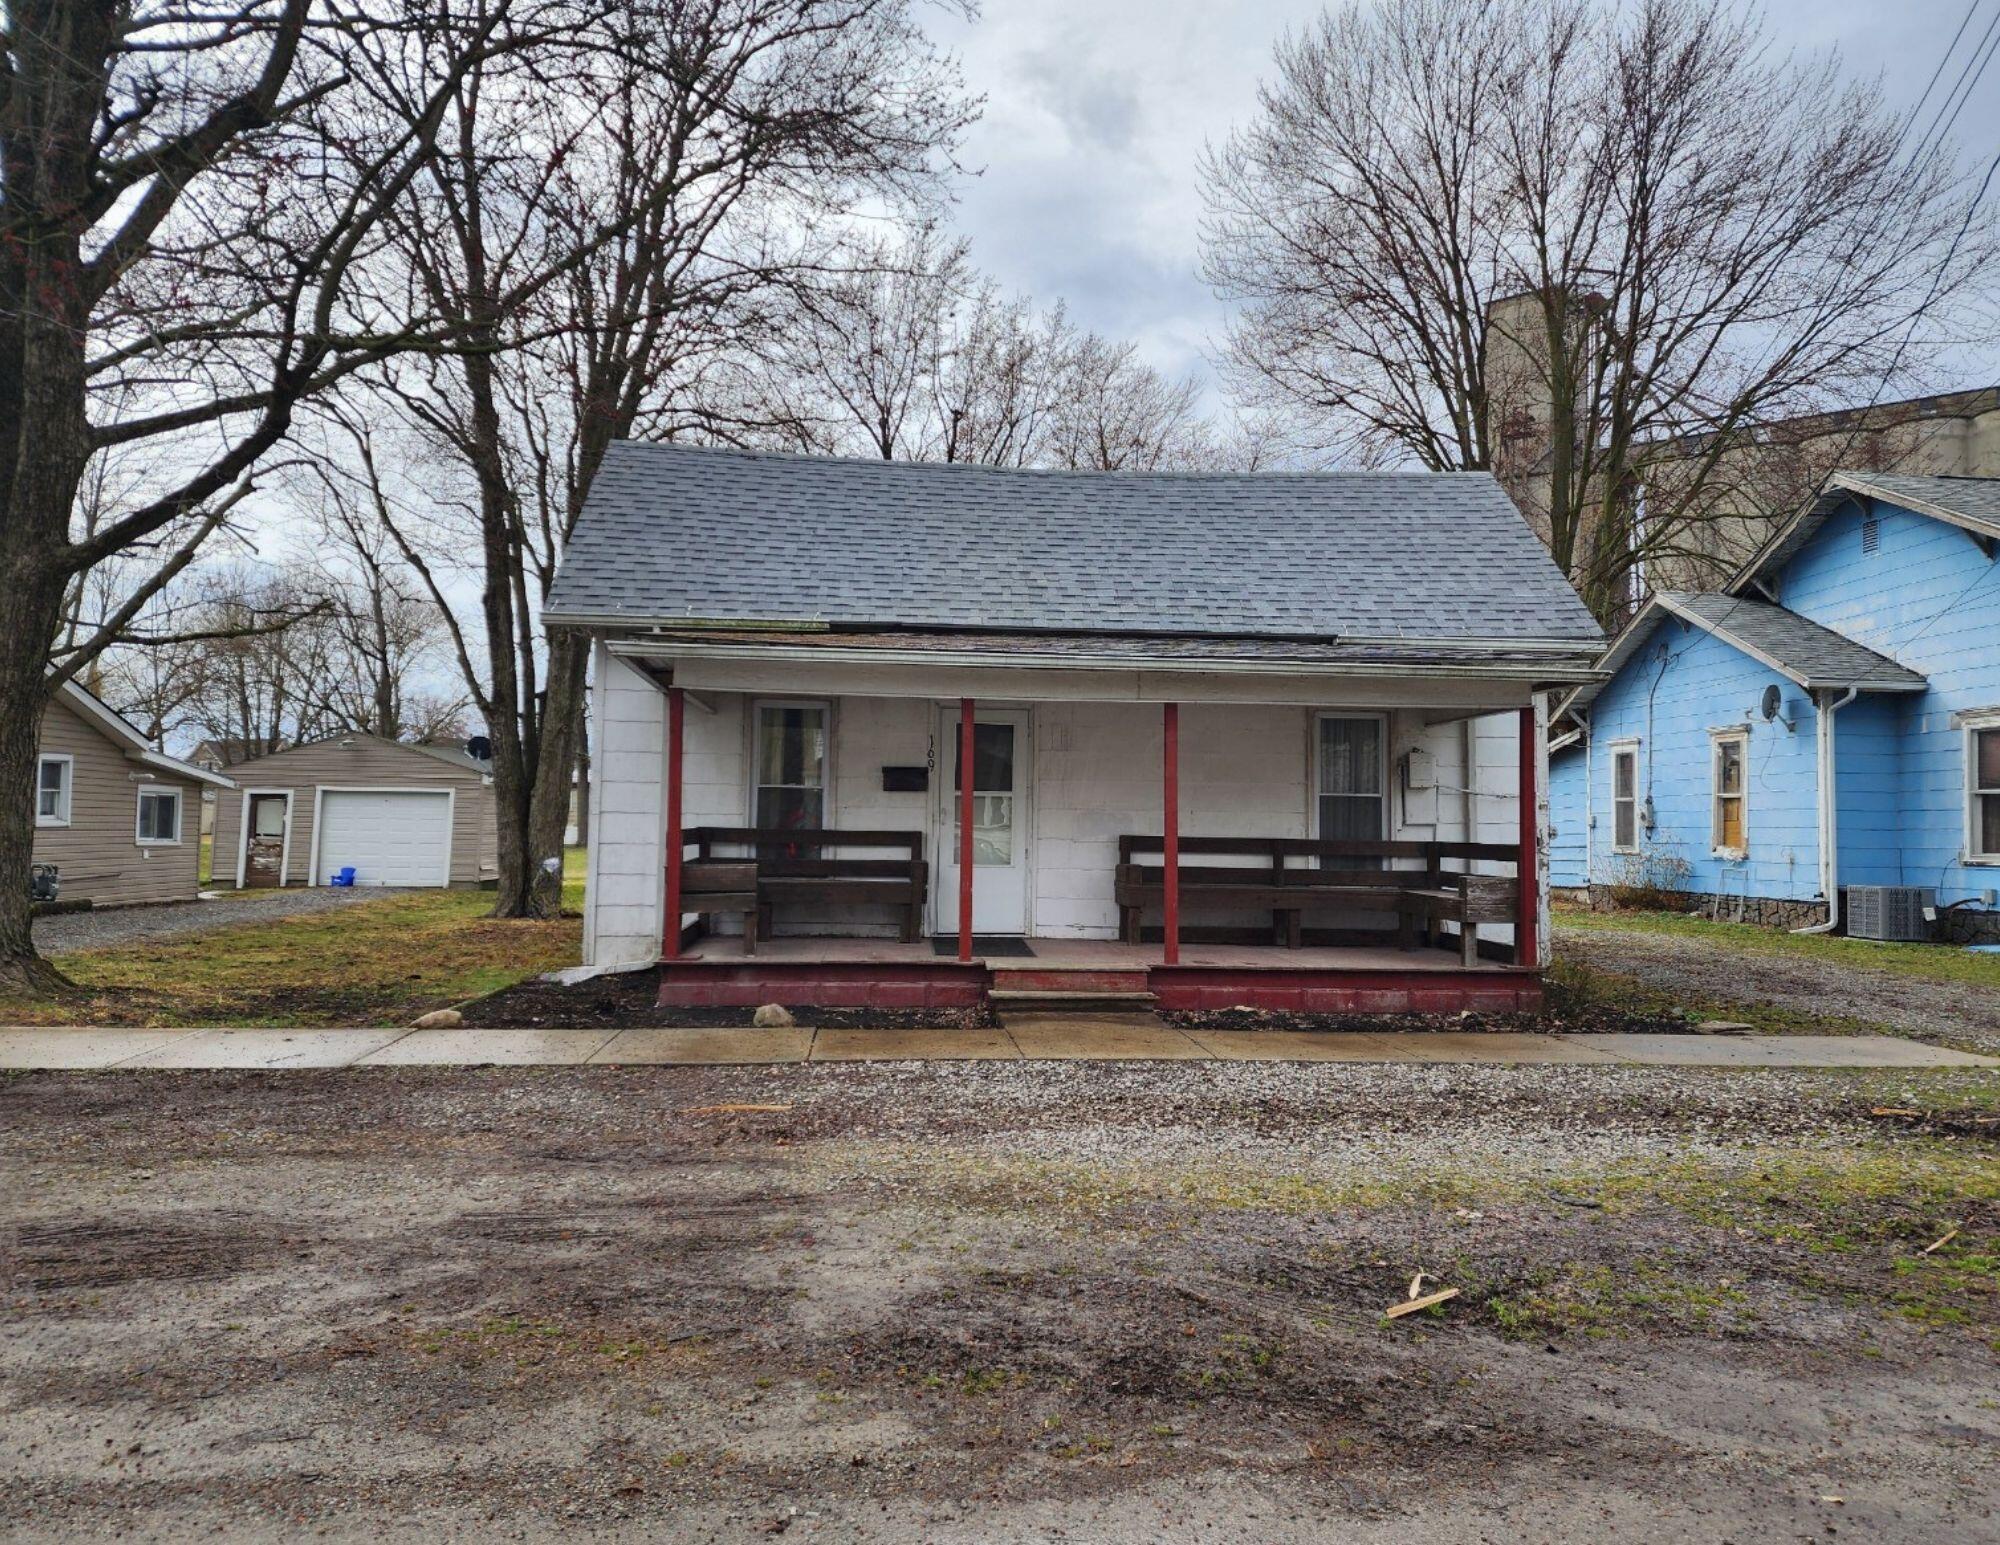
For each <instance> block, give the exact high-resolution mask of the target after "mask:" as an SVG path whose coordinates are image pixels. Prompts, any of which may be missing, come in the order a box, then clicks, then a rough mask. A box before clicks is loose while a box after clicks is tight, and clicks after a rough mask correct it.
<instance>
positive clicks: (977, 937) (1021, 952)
mask: <svg viewBox="0 0 2000 1545" xmlns="http://www.w3.org/2000/svg"><path fill="white" fill-rule="evenodd" d="M931 949H932V950H933V951H934V952H935V953H937V954H939V955H953V956H955V955H957V954H958V935H957V934H955V933H939V934H932V935H931ZM972 953H973V954H975V955H997V956H999V957H1000V958H1001V959H1003V960H1021V959H1032V958H1033V956H1034V953H1035V952H1034V951H1033V950H1031V949H1030V948H1028V941H1027V940H1026V939H1016V938H1013V937H1011V936H1009V935H1007V934H1000V933H976V934H974V935H973V936H972Z"/></svg>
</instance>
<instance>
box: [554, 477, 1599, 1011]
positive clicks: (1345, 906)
mask: <svg viewBox="0 0 2000 1545" xmlns="http://www.w3.org/2000/svg"><path fill="white" fill-rule="evenodd" d="M544 615H545V617H546V619H547V621H548V623H549V624H550V625H551V626H552V627H568V628H577V629H583V630H587V631H588V632H589V633H590V634H591V635H592V637H593V639H594V645H595V652H594V673H595V674H594V688H593V690H594V693H595V700H594V705H593V708H594V712H593V722H594V724H595V726H596V727H597V728H596V738H597V748H596V756H595V759H594V761H593V764H592V776H593V788H592V791H591V796H592V797H591V800H590V825H591V831H590V847H591V853H592V862H591V871H590V881H589V892H588V900H587V903H586V916H585V956H586V960H587V961H589V962H590V963H593V964H596V965H599V966H602V967H613V966H650V965H653V964H654V963H655V962H659V963H661V966H662V1000H663V1001H666V1002H683V1003H690V1004H707V1003H724V1002H727V1003H735V1002H759V1001H764V999H765V998H769V997H776V998H778V999H779V1000H780V1001H794V1002H821V1003H825V1002H862V1003H873V1004H876V1005H878V1006H885V1007H886V1006H891V1005H914V1004H937V1003H945V1002H967V1001H973V1000H975V999H976V998H977V997H979V996H980V995H982V994H984V993H987V992H992V993H994V994H995V995H996V996H999V995H1001V994H1003V993H1004V994H1011V995H1014V996H1019V995H1020V994H1036V993H1042V994H1046V993H1060V994H1062V995H1063V996H1064V997H1071V998H1073V997H1076V996H1079V995H1087V994H1088V993H1089V992H1091V991H1103V992H1107V993H1117V994H1123V995H1128V996H1129V995H1131V994H1132V993H1136V992H1142V991H1143V992H1145V993H1147V994H1150V995H1151V997H1152V998H1153V999H1154V1000H1155V1001H1158V1002H1160V1003H1162V1004H1168V1005H1173V1004H1183V1005H1185V1004H1196V1003H1203V1004H1206V1003H1228V1004H1233V1003H1240V1002H1246V1001H1248V1002H1256V1003H1261V1004H1265V1005H1267V1006H1273V1007H1294V1008H1298V1007H1319V1008H1329V1009H1331V1008H1339V1007H1356V1006H1360V1007H1368V1008H1374V1009H1378V1010H1392V1009H1395V1008H1398V1007H1402V1008H1431V1009H1447V1008H1455V1007H1463V1006H1466V1005H1467V1004H1478V1005H1483V1006H1497V1005H1501V1004H1503V1003H1504V1004H1505V1005H1506V1006H1513V1005H1515V1004H1517V1003H1525V1002H1531V1001H1533V1000H1534V999H1535V998H1536V996H1537V995H1538V993H1539V983H1540V978H1539V974H1538V969H1537V968H1538V966H1539V963H1540V961H1541V959H1542V958H1543V953H1544V952H1543V949H1542V948H1541V943H1540V940H1541V934H1542V926H1541V925H1542V920H1543V919H1544V917H1545V910H1544V907H1543V904H1542V901H1541V894H1542V886H1541V869H1542V863H1543V858H1542V849H1541V842H1540V830H1541V827H1540V816H1539V808H1540V789H1541V782H1540V779H1541V777H1542V772H1541V769H1540V768H1539V767H1538V766H1537V755H1538V751H1539V748H1540V746H1541V745H1542V740H1543V737H1542V735H1541V734H1540V733H1538V732H1537V731H1536V729H1535V725H1536V722H1537V716H1538V715H1539V714H1540V713H1541V712H1542V704H1543V701H1544V694H1545V693H1546V691H1548V690H1549V689H1551V688H1554V687H1558V686H1562V685H1565V684H1571V683H1575V682H1579V681H1582V680H1585V679H1588V676H1589V670H1590V662H1591V660H1592V658H1593V656H1594V655H1595V653H1596V652H1597V651H1598V650H1599V649H1601V647H1602V640H1601V635H1600V634H1599V633H1598V630H1597V628H1596V626H1595V624H1594V623H1593V621H1592V619H1591V617H1590V615H1589V613H1588V612H1587V610H1586V609H1585V608H1584V607H1583V605H1582V603H1581V602H1580V600H1579V599H1578V598H1577V596H1576V594H1575V592H1574V591H1573V590H1572V589H1571V588H1570V586H1569V584H1568V583H1567V581H1566V580H1565V579H1564V578H1563V576H1562V574H1561V573H1560V572H1559V571H1558V570H1557V568H1556V566H1555V565H1554V563H1552V562H1551V561H1550V559H1549V558H1548V556H1547V554H1546V552H1545V551H1544V550H1543V549H1542V547H1541V546H1540V544H1539V543H1538V542H1537V541H1536V539H1535V537H1534V536H1533V534H1532V533H1531V532H1530V531H1529V530H1528V528H1527V526H1526V525H1525V524H1524V523H1523V522H1522V521H1521V519H1520V517H1519V515H1518V514H1517V513H1516V512H1515V510H1514V507H1513V505H1512V504H1511V503H1510V502H1509V501H1508V499H1507V497H1506V495H1505V494H1504V493H1502V492H1501V490H1500V488H1499V486H1498V485H1497V484H1496V483H1495V482H1494V481H1493V480H1492V479H1491V478H1490V477H1487V476H1485V475H1483V474H1453V475H1423V474H1375V473H1347V474H1290V473H1281V474H1219V475H1206V474H1199V475H1197V474H1095V473H1069V472H1042V471H1018V470H1010V469H996V468H990V467H969V466H939V465H924V464H913V463H887V462H871V461H846V460H831V459H818V458H806V457H796V456H786V455H773V454H755V453H744V452H737V451H727V450H708V449H692V448H686V447H678V446H665V445H642V444H635V443H621V444H618V445H615V446H614V447H613V448H612V451H611V454H610V456H609V458H608V460H607V462H606V465H605V467H604V470H603V471H602V473H601V474H600V476H599V478H598V481H597V485H596V490H595V492H594V494H593V497H592V499H591V502H590V504H589V506H588V507H587V508H586V510H585V511H584V513H583V516H582V519H581V521H580V523H579V525H578V528H577V531H576V534H575V537H574V539H573V540H572V542H571V545H570V548H569V552H568V555H567V557H566V559H565V562H564V565H563V568H562V571H561V574H560V575H559V577H558V579H557V582H556V585H555V588H554V591H553V594H552V596H551V598H550V602H549V605H548V607H547V609H546V611H545V614H544ZM1524 724H1525V725H1527V726H1528V733H1527V734H1526V735H1525V736H1523V735H1522V733H1521V728H1522V726H1523V725H1524ZM1524 747H1525V750H1526V755H1525V757H1524V756H1523V748H1524ZM1496 763H1497V766H1496V765H1494V764H1496ZM966 765H970V766H971V768H972V770H973V775H972V777H971V778H970V779H969V780H966V779H964V778H962V777H960V776H959V770H960V769H961V768H962V767H964V766H966ZM1496 771H1498V772H1500V773H1501V774H1502V776H1501V777H1500V778H1498V779H1495V778H1494V777H1493V776H1492V775H1493V773H1494V772H1496ZM1482 788H1483V789H1486V790H1489V791H1490V792H1487V793H1482V794H1475V793H1473V792H1472V791H1473V790H1475V789H1482ZM1523 915H1525V916H1527V917H1528V918H1530V919H1531V920H1532V921H1533V922H1534V923H1535V924H1536V925H1537V926H1535V927H1531V928H1530V929H1529V930H1528V931H1527V933H1526V934H1525V936H1524V937H1522V938H1521V939H1520V941H1519V942H1518V944H1517V943H1516V940H1515V935H1516V931H1517V930H1516V928H1515V922H1516V919H1517V918H1518V917H1520V916H1523ZM1420 941H1421V944H1420ZM1423 945H1428V946H1431V947H1422V946H1423Z"/></svg>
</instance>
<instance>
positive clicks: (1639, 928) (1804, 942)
mask: <svg viewBox="0 0 2000 1545" xmlns="http://www.w3.org/2000/svg"><path fill="white" fill-rule="evenodd" d="M1557 920H1558V922H1559V923H1560V924H1561V926H1562V927H1564V928H1576V929H1583V930H1595V931H1599V932H1606V933H1639V934H1648V933H1650V934H1668V935H1672V936H1674V937H1677V938H1684V939H1696V940H1699V941H1700V942H1702V943H1704V944H1707V945H1711V946H1713V947H1714V948H1716V949H1720V950H1737V951H1741V952H1743V953H1745V954H1754V955H1774V956H1788V957H1790V958H1793V959H1796V960H1808V961H1814V962H1818V963H1821V964H1825V965H1833V966H1848V967H1852V968H1856V969H1860V970H1872V971H1893V972H1897V973H1899V974H1901V975H1904V976H1915V977H1922V978H1923V979H1924V980H1926V981H1932V982H1964V983H1967V984H1970V985H1972V986H1976V987H1991V988H1993V989H1994V990H1995V991H1996V992H2000V955H1977V954H1974V953H1973V952H1972V951H1970V950H1965V949H1960V948H1958V947H1956V946H1954V945H1948V944H1878V943H1875V942H1873V941H1872V940H1868V939H1839V938H1830V937H1828V936H1826V935H1824V934H1795V933H1789V932H1787V931H1786V930H1785V929H1782V928H1760V927H1757V926H1756V925H1754V924H1749V923H1715V922H1710V921H1709V920H1708V919H1707V918H1705V917H1687V916H1684V915H1683V914H1681V913H1678V912H1588V911H1584V910H1582V909H1581V908H1579V909H1577V910H1574V911H1571V910H1567V909H1565V910H1563V911H1560V912H1559V913H1558V914H1557Z"/></svg>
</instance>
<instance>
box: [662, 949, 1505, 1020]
mask: <svg viewBox="0 0 2000 1545" xmlns="http://www.w3.org/2000/svg"><path fill="white" fill-rule="evenodd" d="M1009 974H1010V977H1015V976H1018V975H1019V973H1009ZM1039 974H1040V973H1038V975H1039ZM1057 974H1058V973H1054V972H1050V973H1048V975H1050V976H1054V975H1057ZM1062 974H1069V973H1062ZM1103 974H1104V973H1101V972H1100V973H1091V972H1083V971H1080V972H1076V973H1074V975H1076V976H1077V977H1079V978H1086V977H1090V976H1093V975H1103ZM1120 974H1121V975H1122V974H1123V973H1120ZM1134 974H1135V975H1136V973H1134ZM993 976H994V973H993V971H992V970H991V969H990V968H989V967H986V966H981V965H970V966H967V965H960V964H958V963H957V962H955V961H940V962H938V963H937V964H935V965H932V964H922V965H918V964H860V963H852V962H850V963H844V964H837V963H826V962H810V961H799V962H784V963H779V962H773V963H770V964H761V963H758V962H754V961H728V962H716V963H713V964H710V963H706V962H702V961H679V962H675V963H672V964H668V965H664V966H662V967H661V968H660V996H659V1001H660V1004H661V1006H662V1007H665V1008H688V1009H700V1008H754V1007H756V1006H758V1005H759V1004H764V1003H780V1004H783V1005H785V1006H786V1007H787V1008H873V1009H949V1008H977V1007H978V1006H979V1005H980V1004H981V1003H982V1002H984V1001H985V998H986V994H987V993H988V992H989V991H991V990H992V987H993ZM1035 985H1036V987H1037V988H1039V989H1041V990H1044V991H1046V990H1050V989H1051V988H1052V987H1053V986H1054V985H1055V984H1053V983H1051V982H1047V981H1037V983H1036V984H1035ZM1131 985H1134V986H1136V985H1137V984H1136V983H1133V984H1131ZM1074 987H1075V990H1077V991H1082V992H1088V991H1091V990H1093V988H1092V987H1091V986H1088V985H1086V984H1085V983H1084V982H1083V981H1082V980H1079V981H1078V982H1076V983H1075V984H1074ZM1145 990H1146V991H1148V992H1151V993H1152V994H1153V995H1154V996H1155V998H1156V999H1157V1001H1158V1006H1159V1007H1160V1008H1162V1009H1168V1010H1189V1009H1232V1008H1252V1009H1264V1010H1268V1011H1270V1012H1273V1013H1285V1014H1459V1013H1464V1012H1467V1011H1471V1012H1473V1013H1484V1014H1508V1013H1532V1012H1533V1011H1535V1010H1536V1009H1539V1008H1540V1007H1541V1005H1542V977H1541V973H1539V972H1535V971H1491V970H1488V971H1395V970H1360V971H1356V970H1340V969H1322V970H1285V969H1282V968H1275V969H1269V970H1247V971H1246V970H1229V969H1223V968H1218V967H1212V966H1165V965H1159V966H1151V967H1148V968H1147V970H1146V973H1145Z"/></svg>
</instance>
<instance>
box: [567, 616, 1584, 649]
mask: <svg viewBox="0 0 2000 1545" xmlns="http://www.w3.org/2000/svg"><path fill="white" fill-rule="evenodd" d="M543 620H544V621H545V622H546V623H547V624H548V625H549V626H551V627H556V626H560V627H565V628H587V629H590V630H591V631H593V632H603V633H607V634H609V633H613V632H621V633H624V634H627V635H629V637H628V638H627V639H624V640H620V639H616V638H614V639H612V640H611V642H612V644H613V645H616V644H617V643H619V642H630V641H635V640H639V639H643V638H644V636H645V635H646V633H647V632H653V633H680V632H695V631H701V632H708V633H713V634H714V635H715V636H716V637H717V638H728V637H729V636H730V635H731V634H733V633H776V632H786V633H806V634H812V635H814V636H817V637H835V638H837V637H839V636H840V633H839V630H836V629H834V628H831V627H829V626H827V625H825V624H823V623H819V624H811V625H806V624H794V625H791V626H789V627H780V626H773V625H771V624H768V623H762V622H737V623H727V624H724V623H711V624H706V625H703V626H701V627H700V628H689V627H687V626H685V625H684V624H683V623H681V622H679V621H677V620H675V619H673V618H671V617H617V616H605V615H598V614H585V613H581V612H578V613H574V614H562V615H558V614H555V613H546V614H544V617H543ZM855 626H856V627H858V628H861V629H862V630H864V631H865V630H867V629H866V625H858V624H857V625H855ZM873 631H876V632H878V633H891V632H896V631H900V627H899V625H898V624H894V623H883V624H880V625H879V626H876V627H875V628H874V629H873ZM918 631H921V632H924V633H943V632H949V631H952V630H950V629H946V628H923V629H920V630H918ZM957 631H959V632H960V633H962V634H963V635H964V636H965V637H968V638H978V637H981V636H984V635H988V634H996V633H1004V634H1008V635H1013V636H1019V635H1022V634H1032V633H1033V632H1034V631H1035V630H1033V629H1031V628H963V629H959V630H957ZM1048 636H1049V637H1050V638H1091V637H1104V636H1112V637H1118V638H1147V637H1157V638H1162V639H1172V640H1175V641H1178V642H1195V643H1200V642H1242V641H1246V640H1247V641H1252V642H1256V643H1278V644H1283V643H1294V642H1296V643H1302V644H1329V643H1331V644H1351V645H1354V646H1356V647H1358V648H1399V649H1411V648H1416V649H1441V650H1450V649H1508V650H1512V651H1515V652H1516V653H1527V654H1550V655H1557V656H1561V657H1563V658H1565V659H1572V660H1575V659H1581V658H1583V657H1584V656H1586V655H1591V656H1594V655H1595V654H1596V653H1597V652H1598V650H1600V649H1601V648H1603V641H1602V640H1601V639H1588V638H1443V637H1432V636H1429V635H1422V634H1386V635H1384V634H1367V635H1363V634H1358V633H1357V634H1341V635H1339V636H1335V637H1324V638H1300V637H1295V636H1294V635H1291V634H1287V633H1159V634H1144V633H1121V634H1115V635H1100V634H1088V633H1078V632H1074V631H1070V630H1067V629H1065V630H1049V631H1048ZM819 647H829V648H838V647H839V646H838V645H828V646H819ZM994 652H995V653H996V654H1010V653H1012V651H997V650H996V651H994ZM1142 654H1143V652H1140V653H1137V654H1134V655H1133V656H1132V658H1135V659H1136V658H1140V657H1141V656H1142ZM1144 657H1145V658H1159V657H1158V656H1144Z"/></svg>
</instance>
